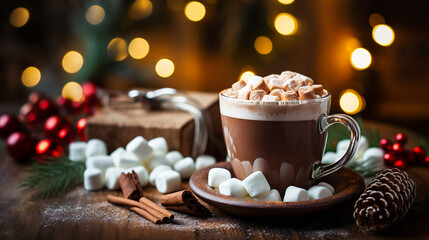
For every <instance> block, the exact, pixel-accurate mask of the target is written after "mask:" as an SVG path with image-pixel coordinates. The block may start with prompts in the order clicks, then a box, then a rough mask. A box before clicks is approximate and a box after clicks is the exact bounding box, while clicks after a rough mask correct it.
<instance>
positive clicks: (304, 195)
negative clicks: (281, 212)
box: [283, 186, 310, 202]
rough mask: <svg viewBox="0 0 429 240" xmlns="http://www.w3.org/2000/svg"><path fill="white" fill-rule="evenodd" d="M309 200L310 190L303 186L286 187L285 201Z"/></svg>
mask: <svg viewBox="0 0 429 240" xmlns="http://www.w3.org/2000/svg"><path fill="white" fill-rule="evenodd" d="M307 200H310V196H309V195H308V192H307V191H306V190H305V189H303V188H299V187H295V186H289V187H288V188H287V189H286V192H285V196H284V198H283V201H284V202H298V201H307Z"/></svg>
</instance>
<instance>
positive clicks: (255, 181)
mask: <svg viewBox="0 0 429 240" xmlns="http://www.w3.org/2000/svg"><path fill="white" fill-rule="evenodd" d="M208 185H209V186H210V187H212V188H214V189H215V190H216V191H218V192H220V193H221V194H223V195H227V196H231V197H236V198H243V199H253V200H258V201H277V202H279V201H282V198H281V196H280V193H279V191H278V190H277V189H271V187H270V184H269V183H268V181H267V179H266V178H265V176H264V174H263V173H262V172H261V171H255V172H253V173H252V174H250V175H249V176H247V177H246V178H245V179H244V180H243V181H240V180H239V179H237V178H231V173H230V172H229V171H228V170H227V169H225V168H212V169H210V171H209V175H208ZM334 192H335V190H334V188H333V187H332V186H331V185H329V184H328V183H325V182H320V183H318V184H317V185H314V186H312V187H310V188H309V189H308V190H305V189H303V188H299V187H295V186H289V187H288V188H287V189H286V192H285V195H284V198H283V201H284V202H297V201H308V200H314V199H322V198H326V197H330V196H332V195H333V194H334Z"/></svg>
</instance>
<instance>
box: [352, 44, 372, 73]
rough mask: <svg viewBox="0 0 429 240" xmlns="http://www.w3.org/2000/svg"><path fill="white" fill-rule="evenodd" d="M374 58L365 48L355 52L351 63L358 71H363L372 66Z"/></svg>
mask: <svg viewBox="0 0 429 240" xmlns="http://www.w3.org/2000/svg"><path fill="white" fill-rule="evenodd" d="M371 61H372V57H371V53H369V52H368V50H366V49H365V48H357V49H355V50H354V51H353V53H352V56H351V57H350V62H351V64H352V66H353V67H354V68H356V69H357V70H363V69H366V68H368V67H369V65H371Z"/></svg>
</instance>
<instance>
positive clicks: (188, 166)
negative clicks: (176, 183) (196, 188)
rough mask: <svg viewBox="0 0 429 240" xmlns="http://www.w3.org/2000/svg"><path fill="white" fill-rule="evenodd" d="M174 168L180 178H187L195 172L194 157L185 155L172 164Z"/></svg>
mask: <svg viewBox="0 0 429 240" xmlns="http://www.w3.org/2000/svg"><path fill="white" fill-rule="evenodd" d="M174 170H176V171H177V172H178V173H180V176H181V177H182V179H185V178H189V177H190V176H191V175H192V174H193V173H194V172H195V163H194V159H192V158H191V157H186V158H184V159H182V160H179V161H178V162H176V163H175V164H174Z"/></svg>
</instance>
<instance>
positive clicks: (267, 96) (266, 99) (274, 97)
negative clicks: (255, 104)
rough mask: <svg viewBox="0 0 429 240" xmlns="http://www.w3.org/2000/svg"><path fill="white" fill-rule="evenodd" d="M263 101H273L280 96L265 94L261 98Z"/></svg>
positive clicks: (278, 99) (277, 99)
mask: <svg viewBox="0 0 429 240" xmlns="http://www.w3.org/2000/svg"><path fill="white" fill-rule="evenodd" d="M262 101H263V102H275V101H280V98H279V97H277V96H274V95H265V96H264V97H263V98H262Z"/></svg>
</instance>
